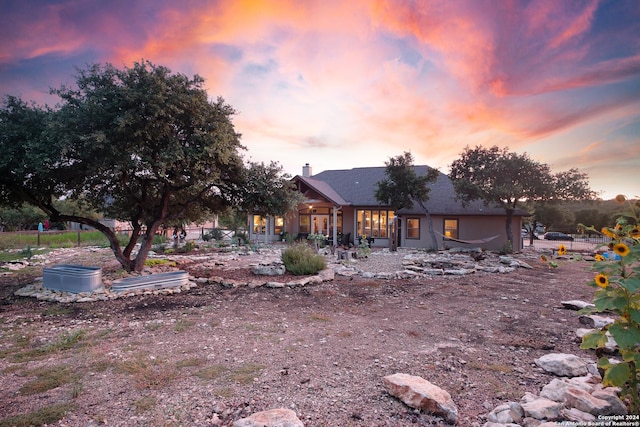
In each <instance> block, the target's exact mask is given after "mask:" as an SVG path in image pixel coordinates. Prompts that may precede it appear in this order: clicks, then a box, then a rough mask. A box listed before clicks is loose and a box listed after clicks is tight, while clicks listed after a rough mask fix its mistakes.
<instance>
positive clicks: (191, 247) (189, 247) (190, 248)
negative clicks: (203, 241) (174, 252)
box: [182, 240, 198, 252]
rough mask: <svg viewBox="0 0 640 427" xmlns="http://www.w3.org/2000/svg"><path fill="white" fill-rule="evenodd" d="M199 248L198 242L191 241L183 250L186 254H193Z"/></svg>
mask: <svg viewBox="0 0 640 427" xmlns="http://www.w3.org/2000/svg"><path fill="white" fill-rule="evenodd" d="M197 247H198V245H196V242H194V241H191V240H189V241H188V242H186V243H185V244H184V247H183V248H182V250H183V251H185V252H192V251H193V250H194V249H195V248H197Z"/></svg>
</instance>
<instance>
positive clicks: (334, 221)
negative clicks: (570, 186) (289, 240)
mask: <svg viewBox="0 0 640 427" xmlns="http://www.w3.org/2000/svg"><path fill="white" fill-rule="evenodd" d="M414 168H415V171H416V174H418V175H419V176H420V175H424V174H425V173H426V172H427V170H428V166H414ZM385 178H386V175H385V167H384V166H383V167H362V168H353V169H345V170H327V171H323V172H321V173H319V174H317V175H313V174H312V169H311V167H310V166H309V165H308V164H307V165H305V166H304V167H303V173H302V175H297V176H295V177H294V178H293V182H294V183H295V184H296V186H297V189H298V191H300V192H301V193H302V194H303V195H304V197H305V199H306V201H305V202H304V203H302V204H300V205H298V207H297V210H296V211H295V212H291V213H289V214H287V215H286V216H284V217H264V216H261V215H251V216H250V218H249V234H250V238H251V239H252V241H261V242H265V241H266V242H273V241H278V240H281V239H282V237H283V235H284V233H288V234H289V235H290V236H293V237H298V238H301V237H306V236H307V235H308V234H323V235H325V236H326V238H327V240H328V242H329V243H330V244H333V243H334V242H335V243H338V244H340V243H347V242H348V243H352V244H358V240H359V237H360V236H363V235H364V236H366V237H367V239H368V240H369V241H370V242H371V245H372V246H373V247H390V246H391V244H392V243H393V242H394V237H395V235H397V245H398V247H409V248H430V247H431V237H430V235H429V231H428V225H427V220H426V216H425V214H424V212H423V211H422V210H421V209H420V207H419V206H418V205H417V204H416V205H415V206H414V207H413V208H412V209H401V210H399V211H397V212H395V211H394V210H393V209H392V208H391V207H389V206H385V205H382V204H380V203H379V202H378V201H377V200H376V198H375V191H376V183H377V182H379V181H381V180H383V179H385ZM430 187H431V191H430V193H429V200H427V202H426V203H425V206H426V207H427V209H428V210H429V213H430V214H431V219H432V222H433V229H434V232H435V233H436V237H437V241H438V248H439V249H445V248H451V247H471V246H473V247H481V248H484V249H487V250H501V249H503V248H504V246H505V245H506V244H507V235H506V231H505V220H506V214H505V211H504V209H502V208H498V207H493V206H487V205H485V204H484V203H482V202H481V201H476V202H472V203H470V204H467V205H466V206H463V204H462V203H461V202H460V201H458V200H456V195H455V192H454V189H453V184H452V183H451V180H450V179H449V177H448V176H447V175H445V174H443V173H440V174H439V176H438V179H437V180H436V182H434V183H433V184H431V185H430ZM528 215H529V213H527V212H525V211H523V210H519V209H518V210H516V211H515V212H514V215H513V220H512V233H513V240H514V241H513V242H511V243H512V247H513V248H514V249H516V250H517V249H519V248H521V245H522V237H521V233H520V230H521V229H522V218H523V216H528Z"/></svg>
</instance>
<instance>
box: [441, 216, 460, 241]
mask: <svg viewBox="0 0 640 427" xmlns="http://www.w3.org/2000/svg"><path fill="white" fill-rule="evenodd" d="M448 221H449V222H454V223H455V228H453V229H451V227H447V222H448ZM448 230H454V231H455V234H454V235H453V236H451V235H448V234H447V231H448ZM442 235H443V236H444V239H445V240H455V239H459V238H460V220H459V219H458V218H444V220H443V221H442Z"/></svg>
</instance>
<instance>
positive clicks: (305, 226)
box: [299, 215, 311, 233]
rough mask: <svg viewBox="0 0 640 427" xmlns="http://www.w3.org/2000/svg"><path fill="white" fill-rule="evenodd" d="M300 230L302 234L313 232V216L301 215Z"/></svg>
mask: <svg viewBox="0 0 640 427" xmlns="http://www.w3.org/2000/svg"><path fill="white" fill-rule="evenodd" d="M299 229H300V232H301V233H310V232H311V215H300V224H299Z"/></svg>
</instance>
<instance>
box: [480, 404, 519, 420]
mask: <svg viewBox="0 0 640 427" xmlns="http://www.w3.org/2000/svg"><path fill="white" fill-rule="evenodd" d="M523 416H524V411H523V410H522V406H521V405H520V404H519V403H516V402H509V403H506V404H504V405H499V406H496V408H495V409H494V410H493V411H491V412H489V416H488V417H487V419H488V420H489V421H490V422H492V423H499V424H501V425H502V424H511V423H514V424H518V423H520V422H521V421H522V417H523Z"/></svg>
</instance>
